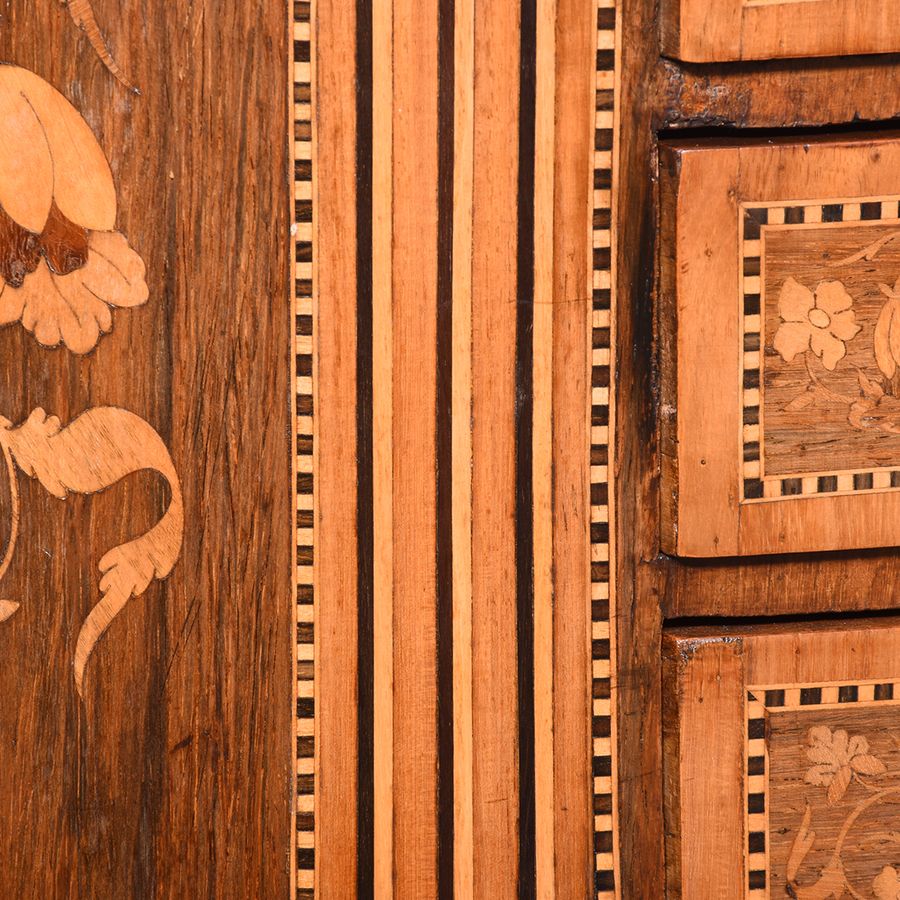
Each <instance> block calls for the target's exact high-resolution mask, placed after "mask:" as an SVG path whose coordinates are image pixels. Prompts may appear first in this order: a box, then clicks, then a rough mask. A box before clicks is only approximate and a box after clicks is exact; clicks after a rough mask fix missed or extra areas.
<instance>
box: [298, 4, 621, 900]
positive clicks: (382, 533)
mask: <svg viewBox="0 0 900 900" xmlns="http://www.w3.org/2000/svg"><path fill="white" fill-rule="evenodd" d="M614 2H615V0H597V3H596V5H593V4H592V5H590V6H589V8H588V9H586V8H585V7H584V5H583V4H581V3H579V2H576V0H530V2H529V3H528V4H526V5H523V4H520V3H513V2H512V0H497V2H490V3H488V2H485V0H428V2H427V5H426V7H425V8H423V7H422V6H421V4H414V3H413V2H412V0H377V2H374V0H373V3H368V2H367V0H359V2H358V3H357V4H355V5H354V7H353V9H350V10H348V9H346V8H344V7H341V8H340V9H339V8H338V6H337V5H335V4H334V0H319V11H318V18H319V20H320V21H319V25H318V27H317V29H316V30H315V36H316V38H317V39H318V40H319V41H320V42H324V40H325V37H326V35H327V38H328V43H327V47H328V52H327V53H324V52H322V51H321V50H320V54H319V61H320V66H319V67H318V68H317V69H316V74H315V76H314V77H315V91H316V98H317V101H318V102H320V103H323V104H324V102H325V98H326V97H327V98H328V101H329V103H330V108H328V109H326V108H325V107H324V106H317V115H316V118H315V128H314V132H315V134H316V138H315V140H316V142H317V143H316V147H317V151H316V159H317V165H316V166H314V168H313V178H314V179H315V181H314V183H315V191H314V198H315V201H316V229H317V230H316V245H315V258H316V261H317V262H316V277H315V279H314V280H313V285H314V286H315V296H316V302H315V310H314V311H315V316H316V320H315V321H316V328H315V342H314V347H315V350H316V353H315V356H314V358H313V362H314V371H315V372H321V373H322V377H321V378H317V379H316V380H315V383H314V385H313V386H314V388H315V394H316V405H317V419H316V445H315V454H316V455H315V460H316V464H315V477H316V490H317V493H316V516H315V518H316V525H317V529H318V530H317V533H316V559H315V582H316V648H315V650H316V656H315V659H316V674H317V681H316V688H317V695H316V696H317V705H316V709H315V712H316V719H315V721H316V735H317V737H316V752H317V760H316V780H315V782H314V783H315V788H316V841H315V860H316V884H317V889H318V892H319V893H320V894H321V895H322V896H334V897H343V896H347V897H352V896H357V897H379V898H382V897H393V896H395V895H396V896H398V897H411V898H416V900H418V898H420V897H421V898H429V897H434V898H438V897H440V898H445V897H446V898H452V897H454V896H456V897H470V896H474V897H491V898H503V897H509V898H512V897H518V898H529V897H535V898H537V897H540V898H556V897H558V898H565V897H570V896H582V895H585V894H586V893H588V892H589V891H591V892H593V893H594V894H595V895H596V896H597V897H600V898H611V897H616V896H618V894H617V885H616V878H615V869H616V865H617V863H616V851H615V841H614V833H615V811H614V807H615V803H614V791H615V782H614V769H615V766H614V759H613V757H614V747H613V744H614V736H615V723H614V695H613V690H612V671H611V665H613V664H614V659H615V647H614V632H613V627H612V619H613V616H614V590H613V586H612V584H613V575H614V573H613V572H612V571H611V568H610V545H611V542H612V533H611V532H612V490H611V484H610V482H611V474H612V467H611V460H610V459H609V446H610V439H611V429H612V427H613V420H612V405H613V397H612V369H611V351H612V347H613V340H614V315H613V290H612V270H613V265H614V262H613V256H614V225H613V218H614V216H613V207H614V189H613V180H614V174H613V170H614V149H613V145H614V141H613V132H614V124H615V123H614V118H613V116H614V107H615V104H614V96H615V86H614V85H615V76H614V71H615V52H614V51H615V35H616V22H615V8H614V6H613V5H611V4H612V3H614ZM357 16H362V17H363V19H361V20H357ZM369 17H371V21H369ZM369 26H371V27H369ZM358 42H362V44H365V46H362V44H360V43H358ZM324 46H325V44H324V43H320V47H324ZM354 82H355V83H356V85H357V87H356V88H355V89H354V88H353V87H352V85H353V84H354ZM357 123H359V124H357ZM319 143H321V145H322V146H321V150H322V152H321V153H320V152H319V150H318V145H319ZM326 150H327V153H326V152H325V151H326ZM320 158H321V159H320ZM301 190H302V189H301ZM326 191H328V192H329V193H328V196H327V197H326ZM298 260H299V257H298ZM298 272H300V269H299V268H298ZM326 291H327V293H326ZM326 297H327V304H325V302H324V301H325V298H326ZM319 298H322V303H321V304H320V302H319ZM298 309H299V307H298ZM298 322H299V319H298ZM297 346H298V348H301V347H305V346H306V344H305V343H304V342H303V340H301V338H298V344H297ZM298 360H299V358H298ZM301 365H303V363H302V362H299V361H298V366H301ZM298 421H299V420H298ZM309 427H310V429H311V422H310V423H309ZM341 428H343V429H344V431H343V432H342V431H341ZM300 434H302V432H301V431H299V430H298V438H297V441H298V445H297V446H298V452H297V459H298V463H297V465H298V473H299V467H300V466H302V462H300V459H301V456H302V454H301V451H300V449H299V448H300V446H301V444H302V442H303V439H302V438H301V437H300V436H299V435H300ZM326 479H327V481H326ZM298 502H299V501H298ZM299 514H300V513H299V511H298V516H299ZM298 527H299V526H298ZM299 546H300V545H299V542H298V547H299ZM367 548H369V550H370V551H371V559H369V560H368V562H367V559H366V556H365V554H366V552H367ZM299 553H301V550H299V549H298V554H299ZM326 553H327V554H329V556H328V557H327V558H326V556H325V554H326ZM298 571H299V568H298ZM299 590H300V592H301V593H302V582H301V587H300V588H299ZM301 609H302V602H301V603H300V604H299V605H298V611H299V610H301ZM367 629H371V630H370V631H367ZM302 630H303V629H302V623H301V622H300V620H299V618H298V634H299V633H301V632H302ZM329 654H331V655H329ZM297 665H298V678H299V675H300V673H301V672H302V671H303V665H304V663H303V658H302V656H298V663H297ZM300 680H302V679H300ZM300 680H298V683H300ZM299 721H300V720H298V722H299ZM302 728H303V725H302V724H299V725H298V729H300V730H302ZM357 729H358V730H357ZM298 737H300V740H301V742H302V736H301V735H300V734H299V732H298ZM298 765H299V763H298ZM299 773H300V769H299V768H298V774H299ZM366 779H369V782H368V783H366ZM312 784H313V782H312V781H310V789H311V788H312ZM339 798H343V803H344V805H343V807H341V806H340V803H339ZM299 809H300V807H298V810H299ZM301 819H302V813H301V812H299V811H298V841H302V840H304V838H302V837H301V836H300V832H301V830H302V829H301V827H300V822H301ZM304 846H305V845H303V844H300V845H299V847H298V852H299V850H301V849H303V848H304ZM351 857H352V864H348V863H350V861H351ZM298 858H299V857H298ZM308 863H309V865H310V867H311V865H312V856H311V855H310V856H309V857H308ZM297 877H298V887H299V886H300V879H302V878H305V877H307V876H305V875H304V874H303V872H302V870H301V869H300V868H298V870H297Z"/></svg>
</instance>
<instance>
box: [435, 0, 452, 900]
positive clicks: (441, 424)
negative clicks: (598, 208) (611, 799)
mask: <svg viewBox="0 0 900 900" xmlns="http://www.w3.org/2000/svg"><path fill="white" fill-rule="evenodd" d="M455 6H456V3H455V0H438V246H437V254H438V266H437V275H438V280H437V431H436V448H435V456H436V462H437V598H436V599H437V678H438V684H437V716H438V721H437V729H438V734H437V743H438V798H437V799H438V897H439V898H440V900H453V843H454V839H455V835H454V828H453V824H454V822H453V803H454V791H453V390H452V389H453V165H454V154H453V140H454V133H453V123H454V81H455V75H456V70H455V65H454V62H455V60H454V40H455V28H454V24H455V21H454V20H455V15H456V10H455Z"/></svg>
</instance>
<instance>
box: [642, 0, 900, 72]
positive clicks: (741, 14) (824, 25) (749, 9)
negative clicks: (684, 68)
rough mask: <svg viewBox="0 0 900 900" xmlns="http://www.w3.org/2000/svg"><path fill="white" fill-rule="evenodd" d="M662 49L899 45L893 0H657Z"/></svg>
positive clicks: (708, 54)
mask: <svg viewBox="0 0 900 900" xmlns="http://www.w3.org/2000/svg"><path fill="white" fill-rule="evenodd" d="M660 19H661V23H662V45H663V52H664V53H665V54H666V55H668V56H674V57H676V58H677V59H683V60H686V61H690V62H728V61H732V60H741V59H771V58H776V57H799V56H848V55H851V54H860V53H890V52H895V51H897V50H898V49H900V15H898V13H897V4H896V0H716V2H714V3H710V2H709V0H662V6H661V12H660Z"/></svg>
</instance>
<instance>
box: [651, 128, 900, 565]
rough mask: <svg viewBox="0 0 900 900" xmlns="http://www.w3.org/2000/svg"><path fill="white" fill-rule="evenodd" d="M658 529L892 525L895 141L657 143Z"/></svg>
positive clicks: (753, 535)
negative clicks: (660, 506)
mask: <svg viewBox="0 0 900 900" xmlns="http://www.w3.org/2000/svg"><path fill="white" fill-rule="evenodd" d="M663 161H664V172H663V204H662V235H663V237H662V240H663V257H662V271H661V276H662V277H661V283H662V289H661V297H662V302H661V312H662V317H661V323H660V329H661V336H662V340H661V347H662V351H661V352H662V370H663V403H662V447H663V498H664V499H663V510H662V518H663V530H664V535H663V544H664V547H665V548H666V550H667V551H668V552H671V553H675V554H683V555H686V556H731V555H740V554H759V553H791V552H800V551H818V550H835V549H848V548H856V547H879V546H894V545H896V544H897V543H898V541H900V213H898V208H900V207H898V203H900V141H898V139H897V138H896V136H890V137H877V138H871V139H861V140H856V141H852V142H851V141H840V140H818V141H816V142H806V143H797V142H786V143H771V142H767V143H757V144H753V145H743V146H737V145H731V144H728V145H723V144H720V145H717V146H712V147H710V146H707V145H700V144H696V143H695V144H679V145H676V146H669V147H667V148H666V149H665V150H664V151H663Z"/></svg>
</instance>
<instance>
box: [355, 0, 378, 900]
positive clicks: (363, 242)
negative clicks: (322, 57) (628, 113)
mask: <svg viewBox="0 0 900 900" xmlns="http://www.w3.org/2000/svg"><path fill="white" fill-rule="evenodd" d="M356 17H357V18H356V69H357V73H356V129H357V130H356V217H357V241H356V270H357V283H356V340H357V346H356V442H357V456H356V479H357V486H358V487H357V491H358V492H357V504H358V505H357V521H356V529H357V578H356V590H357V598H358V616H359V622H358V642H359V649H358V658H359V662H358V670H357V671H358V689H357V690H358V706H357V719H358V743H359V747H358V751H357V752H358V766H359V772H358V787H357V790H358V796H357V817H358V824H357V829H358V836H357V854H358V869H357V894H358V897H359V900H367V898H371V897H373V894H374V870H375V834H374V815H375V797H374V793H375V767H374V749H375V748H374V736H375V690H374V679H373V677H372V673H373V668H374V627H375V622H374V609H375V607H374V603H375V597H374V587H375V580H374V575H375V572H374V561H375V534H374V531H375V523H374V503H375V497H374V469H373V463H374V460H373V441H374V436H373V431H372V428H373V422H372V399H373V396H372V357H373V344H372V341H373V321H372V314H373V308H372V225H373V218H372V217H373V207H372V142H373V129H374V122H373V83H372V61H373V55H372V27H373V9H372V0H357V2H356Z"/></svg>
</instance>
